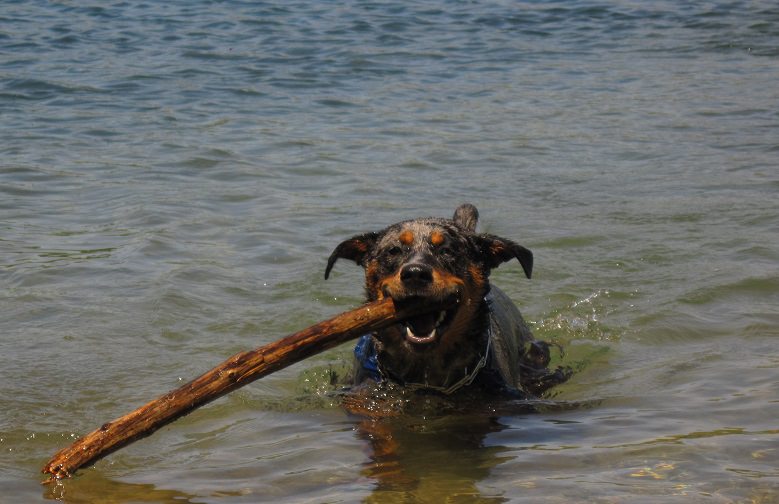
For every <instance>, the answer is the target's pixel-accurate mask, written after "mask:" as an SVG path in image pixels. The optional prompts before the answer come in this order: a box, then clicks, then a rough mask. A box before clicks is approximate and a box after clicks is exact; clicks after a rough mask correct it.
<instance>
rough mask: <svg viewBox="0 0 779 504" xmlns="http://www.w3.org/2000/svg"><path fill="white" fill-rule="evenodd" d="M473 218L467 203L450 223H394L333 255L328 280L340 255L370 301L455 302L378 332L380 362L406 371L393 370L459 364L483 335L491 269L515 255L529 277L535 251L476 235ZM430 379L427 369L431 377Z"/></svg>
mask: <svg viewBox="0 0 779 504" xmlns="http://www.w3.org/2000/svg"><path fill="white" fill-rule="evenodd" d="M477 220H478V212H477V210H476V208H475V207H474V206H473V205H469V204H465V205H462V206H460V207H458V209H457V210H456V211H455V214H454V217H453V218H452V219H438V218H424V219H415V220H409V221H404V222H399V223H397V224H394V225H392V226H389V227H387V228H386V229H384V230H382V231H379V232H376V233H366V234H362V235H357V236H354V237H352V238H350V239H349V240H346V241H344V242H342V243H341V244H340V245H338V246H337V247H336V249H335V250H334V251H333V253H332V254H331V256H330V258H329V260H328V263H327V269H326V271H325V278H327V277H328V276H329V274H330V271H331V269H332V267H333V265H334V264H335V262H336V260H338V259H339V258H344V259H350V260H353V261H355V262H356V263H357V264H359V265H361V266H363V268H365V289H366V293H367V296H368V299H369V300H371V301H373V300H378V299H382V298H385V297H391V298H392V299H393V300H395V301H397V302H400V303H403V302H413V300H414V299H422V298H425V299H432V300H444V299H449V298H451V297H454V298H456V299H457V303H455V305H454V307H453V308H451V309H448V310H446V311H441V312H439V313H431V314H426V315H421V316H418V317H415V318H412V319H409V320H407V321H406V322H405V323H404V324H402V325H400V324H399V325H395V326H393V327H390V328H388V329H385V330H384V331H382V332H381V333H379V334H377V335H376V337H377V339H378V340H379V342H380V345H381V348H380V352H379V354H380V355H379V356H380V358H381V357H382V356H384V357H385V358H386V359H390V360H393V361H397V362H396V365H395V367H396V368H397V367H398V366H402V367H403V368H404V369H405V371H401V370H397V371H398V372H401V373H403V372H409V371H412V370H413V369H412V368H415V367H419V366H423V367H427V368H429V367H430V366H431V365H434V364H433V363H432V362H431V360H430V357H431V356H438V357H439V360H440V361H441V362H440V366H444V367H447V366H448V365H447V363H451V364H453V365H458V364H457V361H460V360H461V359H456V358H455V359H453V358H452V357H453V356H454V355H455V354H457V353H458V352H465V353H467V352H468V349H469V348H471V347H472V343H473V342H472V341H469V339H473V337H474V335H475V334H477V333H481V331H482V330H483V327H481V326H480V324H482V325H483V324H484V317H480V315H481V313H480V310H481V311H483V310H482V308H483V302H484V301H483V299H484V295H485V294H486V293H487V291H488V290H489V284H488V277H489V274H490V271H491V270H492V269H493V268H495V267H497V266H498V265H500V264H501V263H503V262H505V261H508V260H510V259H512V258H516V259H518V260H519V262H520V263H521V265H522V267H523V269H524V271H525V274H526V275H527V277H528V278H530V274H531V271H532V267H533V255H532V253H531V252H530V251H529V250H528V249H526V248H524V247H522V246H521V245H518V244H516V243H513V242H511V241H509V240H505V239H503V238H499V237H497V236H492V235H486V234H481V235H477V234H475V228H476V223H477ZM467 357H468V358H472V357H473V356H467ZM400 361H405V362H404V363H401V362H400ZM429 374H430V369H427V372H426V379H428V380H429V379H430V376H429Z"/></svg>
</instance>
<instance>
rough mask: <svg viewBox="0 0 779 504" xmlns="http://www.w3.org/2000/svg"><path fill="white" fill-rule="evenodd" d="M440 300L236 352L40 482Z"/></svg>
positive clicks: (63, 455)
mask: <svg viewBox="0 0 779 504" xmlns="http://www.w3.org/2000/svg"><path fill="white" fill-rule="evenodd" d="M443 307H444V306H443V305H441V304H438V305H431V304H430V303H421V302H420V303H410V304H408V305H404V306H402V307H398V306H396V305H395V303H394V302H393V301H392V299H390V298H385V299H383V300H380V301H375V302H372V303H368V304H365V305H363V306H360V307H359V308H356V309H354V310H351V311H348V312H344V313H342V314H340V315H337V316H335V317H333V318H331V319H329V320H326V321H323V322H320V323H318V324H315V325H313V326H311V327H309V328H307V329H304V330H302V331H299V332H296V333H294V334H291V335H289V336H287V337H286V338H283V339H280V340H278V341H276V342H274V343H270V344H268V345H265V346H262V347H260V348H257V349H255V350H249V351H245V352H240V353H238V354H235V355H233V356H232V357H230V358H229V359H227V360H226V361H224V362H223V363H222V364H220V365H218V366H217V367H215V368H213V369H211V370H210V371H208V372H206V373H204V374H202V375H201V376H200V377H198V378H195V379H194V380H192V381H191V382H189V383H187V384H186V385H183V386H181V387H180V388H178V389H176V390H173V391H171V392H168V393H167V394H165V395H163V396H160V397H158V398H157V399H154V400H153V401H150V402H149V403H147V404H145V405H144V406H141V407H140V408H138V409H136V410H134V411H132V412H130V413H128V414H126V415H124V416H122V417H119V418H117V419H115V420H113V421H111V422H107V423H105V424H103V425H102V426H100V427H99V428H98V429H96V430H94V431H92V432H90V433H89V434H86V435H85V436H83V437H81V438H79V439H77V440H76V441H75V442H74V443H73V444H72V445H70V446H68V447H67V448H63V449H62V450H60V451H59V452H57V453H56V454H54V456H53V457H52V458H51V460H50V461H49V462H48V463H47V464H46V465H45V466H44V467H43V473H44V474H48V475H49V478H48V480H47V481H45V483H48V482H51V481H55V480H58V479H62V478H69V477H70V476H72V475H73V473H75V471H76V470H78V469H79V468H80V467H83V466H84V465H86V464H89V463H91V462H95V461H97V460H99V459H100V458H102V457H104V456H106V455H108V454H109V453H111V452H114V451H116V450H118V449H119V448H122V447H123V446H126V445H128V444H130V443H132V442H133V441H135V440H137V439H140V438H143V437H146V436H149V435H151V434H152V433H154V432H155V431H156V430H157V429H159V428H160V427H163V426H165V425H167V424H169V423H171V422H173V421H174V420H176V419H178V418H180V417H182V416H184V415H186V414H187V413H189V412H191V411H193V410H194V409H196V408H198V407H200V406H203V405H204V404H207V403H209V402H211V401H213V400H215V399H217V398H219V397H221V396H223V395H225V394H227V393H229V392H232V391H233V390H236V389H238V388H240V387H243V386H244V385H247V384H249V383H251V382H253V381H254V380H256V379H258V378H261V377H263V376H266V375H268V374H270V373H273V372H274V371H278V370H279V369H283V368H285V367H287V366H290V365H292V364H294V363H296V362H299V361H301V360H303V359H305V358H307V357H310V356H312V355H315V354H317V353H320V352H324V351H325V350H328V349H330V348H332V347H334V346H336V345H338V344H340V343H343V342H346V341H348V340H351V339H355V338H357V337H359V336H361V335H363V334H367V333H370V332H373V331H378V330H380V329H383V328H385V327H388V326H390V325H392V324H395V323H397V322H400V321H402V320H404V319H406V318H408V317H411V316H413V315H417V314H421V313H425V312H429V311H433V310H434V309H441V308H443Z"/></svg>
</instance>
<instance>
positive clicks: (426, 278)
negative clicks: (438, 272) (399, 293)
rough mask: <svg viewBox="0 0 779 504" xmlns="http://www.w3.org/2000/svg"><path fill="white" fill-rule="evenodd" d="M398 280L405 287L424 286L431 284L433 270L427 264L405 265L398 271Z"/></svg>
mask: <svg viewBox="0 0 779 504" xmlns="http://www.w3.org/2000/svg"><path fill="white" fill-rule="evenodd" d="M400 280H401V281H402V282H403V283H404V284H405V285H407V286H415V287H419V286H425V285H428V284H430V283H432V282H433V268H432V267H431V266H428V265H427V264H421V263H411V264H406V265H405V266H403V268H402V269H401V270H400Z"/></svg>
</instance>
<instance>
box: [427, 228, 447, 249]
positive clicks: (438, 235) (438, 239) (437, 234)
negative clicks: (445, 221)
mask: <svg viewBox="0 0 779 504" xmlns="http://www.w3.org/2000/svg"><path fill="white" fill-rule="evenodd" d="M443 242H444V234H443V233H442V232H441V231H433V232H432V233H430V243H432V244H433V245H434V246H436V247H437V246H439V245H441V244H442V243H443Z"/></svg>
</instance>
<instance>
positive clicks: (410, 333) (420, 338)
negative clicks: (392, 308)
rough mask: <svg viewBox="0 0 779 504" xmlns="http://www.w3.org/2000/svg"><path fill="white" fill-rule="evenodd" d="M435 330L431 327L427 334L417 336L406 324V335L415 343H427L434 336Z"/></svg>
mask: <svg viewBox="0 0 779 504" xmlns="http://www.w3.org/2000/svg"><path fill="white" fill-rule="evenodd" d="M435 335H436V330H435V329H433V330H432V331H430V333H429V334H428V335H427V336H417V335H416V334H414V331H412V330H411V328H410V327H408V326H406V336H407V337H408V339H409V340H411V341H414V342H417V343H427V342H428V341H430V340H432V339H434V338H435Z"/></svg>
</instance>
